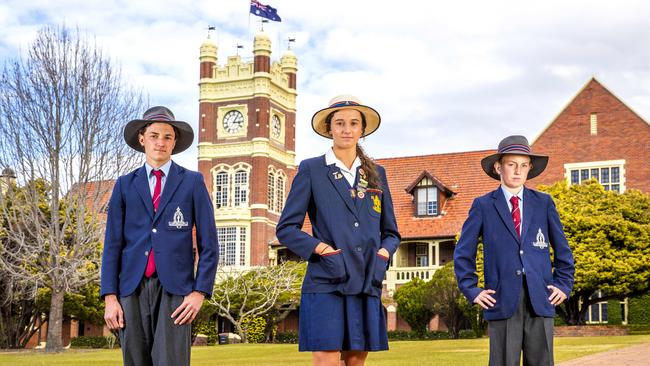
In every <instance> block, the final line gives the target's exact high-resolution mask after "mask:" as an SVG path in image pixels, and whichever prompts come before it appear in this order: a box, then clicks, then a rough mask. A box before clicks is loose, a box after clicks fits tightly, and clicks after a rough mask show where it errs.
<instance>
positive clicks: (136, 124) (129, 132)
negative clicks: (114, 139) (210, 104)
mask: <svg viewBox="0 0 650 366" xmlns="http://www.w3.org/2000/svg"><path fill="white" fill-rule="evenodd" d="M152 123H167V124H169V125H172V126H174V127H176V133H177V135H178V136H176V145H175V146H174V150H172V154H178V153H179V152H182V151H185V150H186V149H187V148H188V147H190V145H192V141H194V131H193V130H192V127H191V126H190V125H189V123H187V122H183V121H176V118H175V117H174V113H172V111H170V110H169V109H168V108H166V107H161V106H157V107H151V108H149V109H147V111H146V112H144V115H143V116H142V119H134V120H132V121H130V122H129V123H127V124H126V126H125V127H124V141H126V143H127V144H128V145H129V146H130V147H132V148H133V149H135V150H137V151H140V152H144V148H143V147H142V145H140V141H139V139H138V132H139V131H140V129H141V128H142V127H145V126H147V125H149V124H152Z"/></svg>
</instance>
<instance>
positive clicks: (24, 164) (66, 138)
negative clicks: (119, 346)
mask: <svg viewBox="0 0 650 366" xmlns="http://www.w3.org/2000/svg"><path fill="white" fill-rule="evenodd" d="M0 93H1V94H0V140H1V141H3V143H2V145H1V146H2V148H0V167H11V168H12V169H14V170H15V171H16V175H17V176H18V179H19V181H22V182H25V183H26V184H25V185H24V187H25V189H24V190H22V191H23V192H24V193H23V194H24V199H23V200H22V201H21V205H22V207H20V209H14V210H3V212H2V213H0V214H1V215H2V216H3V217H4V222H5V224H6V228H7V230H5V231H3V238H2V243H3V247H2V248H0V250H1V252H0V266H1V267H3V268H4V270H5V271H6V272H7V273H9V275H10V276H12V277H14V278H20V279H21V280H24V281H28V282H30V283H32V284H33V285H34V286H35V287H38V288H41V287H45V288H49V289H50V290H51V307H50V310H49V315H48V334H47V350H49V351H58V350H61V349H62V347H63V344H62V338H61V325H62V320H63V302H64V296H65V294H66V293H68V292H72V291H75V290H78V289H80V288H81V287H83V286H84V285H86V284H87V283H89V282H90V281H93V280H96V279H97V274H98V271H97V268H98V264H97V263H98V262H99V251H98V248H99V247H100V243H101V240H102V232H103V224H102V223H101V221H102V220H101V215H102V212H103V207H102V206H103V203H104V202H105V201H106V200H105V196H106V195H107V194H108V190H109V189H110V187H111V186H112V182H111V181H107V179H113V178H115V177H116V176H117V175H119V174H122V173H124V172H126V171H129V170H132V169H133V168H135V166H136V163H137V157H138V156H137V153H136V152H135V151H132V150H130V148H128V146H127V145H126V144H125V143H124V142H123V141H122V135H121V133H119V131H120V130H121V128H122V124H123V123H126V121H128V120H130V119H132V118H134V117H137V115H138V114H139V112H140V111H141V110H142V109H143V108H142V105H143V99H142V96H141V95H140V94H139V93H136V92H133V91H131V90H129V89H127V88H126V87H125V86H124V85H123V84H122V81H121V76H120V72H119V70H118V69H116V68H115V67H114V66H113V65H112V64H111V61H110V60H109V59H108V58H107V57H106V56H105V55H104V54H103V53H102V51H101V50H100V49H99V48H98V47H97V46H96V45H95V44H93V43H91V42H90V41H88V40H87V39H86V38H85V37H83V36H82V35H81V34H80V33H79V31H78V30H77V31H76V32H73V31H70V30H69V29H67V28H66V27H65V26H62V27H59V28H53V27H45V28H43V29H41V30H40V31H39V32H38V35H37V37H36V39H35V40H34V42H33V44H32V45H31V47H30V48H29V50H28V53H27V58H26V60H24V61H23V60H22V59H18V60H15V61H11V62H10V63H8V64H7V65H6V66H5V68H4V70H3V73H2V76H1V78H0ZM37 180H42V181H43V182H46V183H45V184H46V190H45V195H44V197H41V196H39V194H40V192H38V191H37V189H36V185H35V184H33V182H36V181H37ZM10 192H11V191H10ZM9 194H10V195H11V193H9ZM9 200H13V198H12V197H9ZM8 248H11V250H8Z"/></svg>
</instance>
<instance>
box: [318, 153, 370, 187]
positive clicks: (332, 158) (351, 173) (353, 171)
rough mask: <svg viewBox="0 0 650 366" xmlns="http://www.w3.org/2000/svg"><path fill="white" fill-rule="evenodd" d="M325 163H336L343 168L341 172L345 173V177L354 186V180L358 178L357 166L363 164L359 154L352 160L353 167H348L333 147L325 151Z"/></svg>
mask: <svg viewBox="0 0 650 366" xmlns="http://www.w3.org/2000/svg"><path fill="white" fill-rule="evenodd" d="M325 164H327V165H332V164H336V166H337V167H338V168H339V169H341V173H343V176H344V177H345V180H347V181H348V183H350V187H354V181H355V180H356V177H357V168H358V167H360V166H361V159H359V157H358V156H357V157H356V158H354V161H353V162H352V167H351V168H350V169H348V167H346V166H345V164H343V162H342V161H341V160H339V159H338V158H337V157H336V155H334V150H332V149H331V148H330V149H329V150H327V152H326V153H325Z"/></svg>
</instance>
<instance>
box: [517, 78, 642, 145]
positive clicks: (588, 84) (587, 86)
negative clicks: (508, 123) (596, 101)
mask: <svg viewBox="0 0 650 366" xmlns="http://www.w3.org/2000/svg"><path fill="white" fill-rule="evenodd" d="M593 86H596V87H598V88H601V89H603V90H605V91H606V92H607V93H609V94H611V95H612V97H614V99H616V101H618V102H619V103H621V105H623V106H625V108H627V109H628V110H629V111H630V112H632V113H633V114H634V115H635V116H637V117H638V118H639V119H640V120H642V121H643V122H645V123H646V124H648V125H650V123H648V121H646V120H645V119H644V118H643V117H641V115H640V114H638V113H637V112H636V111H635V110H634V109H632V108H631V107H630V106H629V105H627V104H625V102H624V101H623V99H621V98H619V97H618V96H617V95H616V94H614V93H612V91H611V90H609V88H607V87H606V86H605V85H604V84H603V83H601V82H600V81H599V80H598V79H596V77H595V76H592V77H591V79H589V81H587V82H586V83H585V85H583V86H582V88H580V90H578V92H577V93H576V94H575V95H574V96H573V98H571V99H570V100H569V102H567V103H566V104H565V105H564V107H563V108H562V109H560V111H559V112H558V113H557V114H556V115H555V117H553V119H552V120H551V121H550V122H549V123H547V124H546V126H545V127H544V128H543V129H542V130H541V131H540V132H539V133H538V134H537V136H535V138H534V139H532V140H531V141H530V145H531V146H532V145H534V144H535V142H537V140H538V139H539V138H540V137H541V136H542V135H543V134H544V132H546V130H548V129H549V127H551V126H552V125H553V123H555V121H556V120H557V119H558V118H559V117H560V115H561V114H562V113H563V112H564V111H565V110H566V109H567V108H568V107H569V106H571V105H572V104H573V103H574V102H575V101H576V99H578V97H580V95H581V94H582V93H584V92H585V91H586V90H588V89H590V88H591V87H593Z"/></svg>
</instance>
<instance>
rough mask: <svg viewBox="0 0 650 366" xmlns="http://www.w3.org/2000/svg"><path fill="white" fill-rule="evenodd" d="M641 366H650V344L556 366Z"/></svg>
mask: <svg viewBox="0 0 650 366" xmlns="http://www.w3.org/2000/svg"><path fill="white" fill-rule="evenodd" d="M628 365H630V366H632V365H634V366H640V365H650V343H644V344H639V345H636V346H631V347H626V348H620V349H615V350H611V351H607V352H601V353H595V354H593V355H589V356H584V357H580V358H576V359H573V360H570V361H564V362H560V363H558V364H556V366H628Z"/></svg>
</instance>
